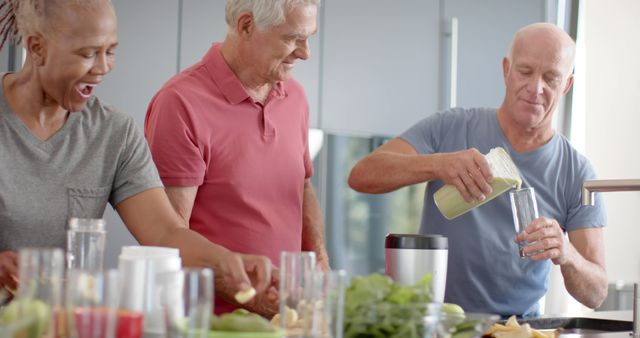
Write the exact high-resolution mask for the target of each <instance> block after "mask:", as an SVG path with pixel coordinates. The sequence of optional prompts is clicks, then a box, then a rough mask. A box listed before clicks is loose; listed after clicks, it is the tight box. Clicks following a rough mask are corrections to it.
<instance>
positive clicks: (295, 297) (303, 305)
mask: <svg viewBox="0 0 640 338" xmlns="http://www.w3.org/2000/svg"><path fill="white" fill-rule="evenodd" d="M315 270H316V255H315V253H314V252H306V251H303V252H286V251H285V252H282V253H281V254H280V290H279V299H280V311H279V314H280V327H281V328H284V329H285V330H287V336H288V337H301V336H302V334H304V332H308V331H309V330H311V324H312V322H311V321H310V320H309V310H310V307H311V306H314V304H313V303H312V300H313V299H314V286H315V284H316V283H315V281H314V279H313V278H314V273H315Z"/></svg>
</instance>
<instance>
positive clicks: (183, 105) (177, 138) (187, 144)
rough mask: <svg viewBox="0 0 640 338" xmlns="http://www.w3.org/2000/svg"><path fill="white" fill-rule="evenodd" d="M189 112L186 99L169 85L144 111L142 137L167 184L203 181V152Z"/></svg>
mask: <svg viewBox="0 0 640 338" xmlns="http://www.w3.org/2000/svg"><path fill="white" fill-rule="evenodd" d="M192 113H193V112H192V108H191V106H190V105H189V103H188V102H187V100H186V99H184V98H183V97H182V96H181V95H180V94H179V93H177V92H176V91H174V90H172V89H170V88H165V89H162V90H161V91H160V92H159V93H158V94H157V95H156V96H155V97H154V99H153V100H152V101H151V103H150V105H149V108H148V110H147V116H146V119H145V136H146V137H147V140H148V142H149V147H150V148H151V154H152V156H153V160H154V162H155V163H156V166H157V167H158V172H159V173H160V178H162V182H164V184H165V185H166V186H179V187H192V186H200V185H202V183H203V181H204V176H205V172H206V163H205V159H204V157H203V153H204V151H203V149H200V146H199V144H198V138H197V135H196V130H195V126H194V120H193V118H192Z"/></svg>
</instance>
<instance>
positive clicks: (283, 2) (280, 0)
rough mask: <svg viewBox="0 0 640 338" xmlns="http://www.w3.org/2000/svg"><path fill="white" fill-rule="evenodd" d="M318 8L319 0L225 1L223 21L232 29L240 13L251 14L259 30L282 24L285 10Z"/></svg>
mask: <svg viewBox="0 0 640 338" xmlns="http://www.w3.org/2000/svg"><path fill="white" fill-rule="evenodd" d="M303 5H315V6H320V0H227V6H226V10H225V19H226V21H227V25H229V27H233V26H234V25H235V23H236V21H237V20H238V18H239V17H240V15H241V14H242V13H247V12H249V13H252V14H253V20H254V21H255V23H256V27H258V29H259V30H265V29H268V28H271V27H274V26H277V25H279V24H281V23H283V22H284V17H285V13H286V11H287V10H289V9H291V8H294V7H296V6H303Z"/></svg>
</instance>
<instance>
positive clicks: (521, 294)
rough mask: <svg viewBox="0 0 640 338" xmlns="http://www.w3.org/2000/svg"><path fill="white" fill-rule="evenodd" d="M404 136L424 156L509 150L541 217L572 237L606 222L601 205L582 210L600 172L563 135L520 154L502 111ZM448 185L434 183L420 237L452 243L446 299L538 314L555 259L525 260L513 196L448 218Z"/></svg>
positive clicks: (439, 118) (445, 121)
mask: <svg viewBox="0 0 640 338" xmlns="http://www.w3.org/2000/svg"><path fill="white" fill-rule="evenodd" d="M400 137H401V138H402V139H404V140H405V141H407V142H409V143H410V144H411V145H412V146H413V147H414V148H415V150H416V151H417V152H418V153H419V154H432V153H446V152H453V151H459V150H464V149H469V148H476V149H477V150H478V151H480V152H481V153H483V154H486V153H488V152H489V150H490V149H491V148H495V147H503V148H504V149H505V150H506V151H507V153H509V155H510V156H511V158H512V160H513V162H514V163H515V164H516V166H517V167H518V169H519V171H520V174H521V175H522V179H523V183H522V185H523V186H524V187H533V188H535V190H536V199H537V203H538V211H539V214H540V216H545V217H549V218H554V219H556V220H557V221H558V223H560V225H561V226H562V227H563V229H564V230H565V231H572V230H576V229H580V228H593V227H603V226H604V225H605V223H606V216H605V212H604V207H603V204H602V201H601V200H597V201H596V205H595V207H590V206H582V205H581V189H582V183H583V182H584V181H585V180H587V179H593V178H595V173H594V171H593V168H592V167H591V165H590V163H589V161H588V160H587V159H586V158H585V157H584V156H582V155H581V154H579V153H578V151H576V150H575V149H574V148H573V147H572V146H571V145H570V144H569V141H568V140H567V139H566V138H564V137H563V136H562V135H560V134H558V133H556V134H555V135H554V136H553V138H552V139H551V140H550V141H549V142H548V143H547V144H545V145H544V146H542V147H540V148H538V149H536V150H533V151H530V152H526V153H518V152H516V151H515V150H514V149H513V148H512V147H511V145H510V144H509V141H508V140H507V138H506V136H505V135H504V133H503V131H502V128H501V127H500V125H499V124H498V119H497V111H496V109H487V108H476V109H462V108H456V109H452V110H450V111H445V112H442V113H437V114H434V115H431V116H429V117H427V118H425V119H423V120H422V121H420V122H418V123H417V124H415V125H414V126H413V127H411V128H410V129H409V130H407V131H406V132H404V133H403V134H402V135H401V136H400ZM442 185H443V182H442V181H441V180H434V181H431V182H429V184H428V185H427V188H426V191H425V198H424V209H423V214H422V224H421V227H420V233H422V234H442V235H444V236H446V237H448V239H449V263H448V268H447V286H446V294H445V301H446V302H451V303H456V304H459V305H460V306H462V307H463V308H464V309H465V311H469V312H492V313H497V314H500V315H504V316H507V315H511V314H516V315H523V316H531V315H536V314H537V313H538V301H539V300H540V298H542V296H544V294H545V292H546V290H547V275H548V273H549V268H550V266H551V261H550V260H546V261H533V260H530V259H522V258H520V257H519V255H518V248H517V245H516V243H514V241H513V240H514V238H515V236H516V231H515V227H514V225H513V216H512V213H511V205H510V202H509V196H508V194H502V195H500V196H498V197H496V198H495V199H494V200H492V201H489V202H487V203H486V204H484V205H482V206H480V207H478V208H475V209H473V210H472V211H470V212H468V213H466V214H464V215H462V216H459V217H457V218H455V219H453V220H447V219H445V218H444V216H442V214H441V213H440V211H439V210H438V209H437V207H436V206H435V204H434V202H433V193H434V192H435V191H437V190H438V189H439V188H440V187H442ZM596 198H597V199H600V198H599V197H596Z"/></svg>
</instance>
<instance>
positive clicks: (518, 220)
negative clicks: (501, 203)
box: [509, 188, 538, 258]
mask: <svg viewBox="0 0 640 338" xmlns="http://www.w3.org/2000/svg"><path fill="white" fill-rule="evenodd" d="M509 197H510V199H511V211H512V212H513V224H514V226H515V228H516V233H518V234H519V233H521V232H523V231H524V230H525V229H526V228H527V226H528V225H529V224H531V222H533V220H535V219H536V218H538V204H537V202H536V192H535V190H534V189H533V188H522V189H515V190H511V191H510V192H509ZM527 245H528V243H527V242H526V241H520V242H519V243H518V253H519V255H520V257H523V258H524V257H526V256H527V255H525V253H524V248H525V247H526V246H527ZM529 256H530V255H529Z"/></svg>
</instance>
